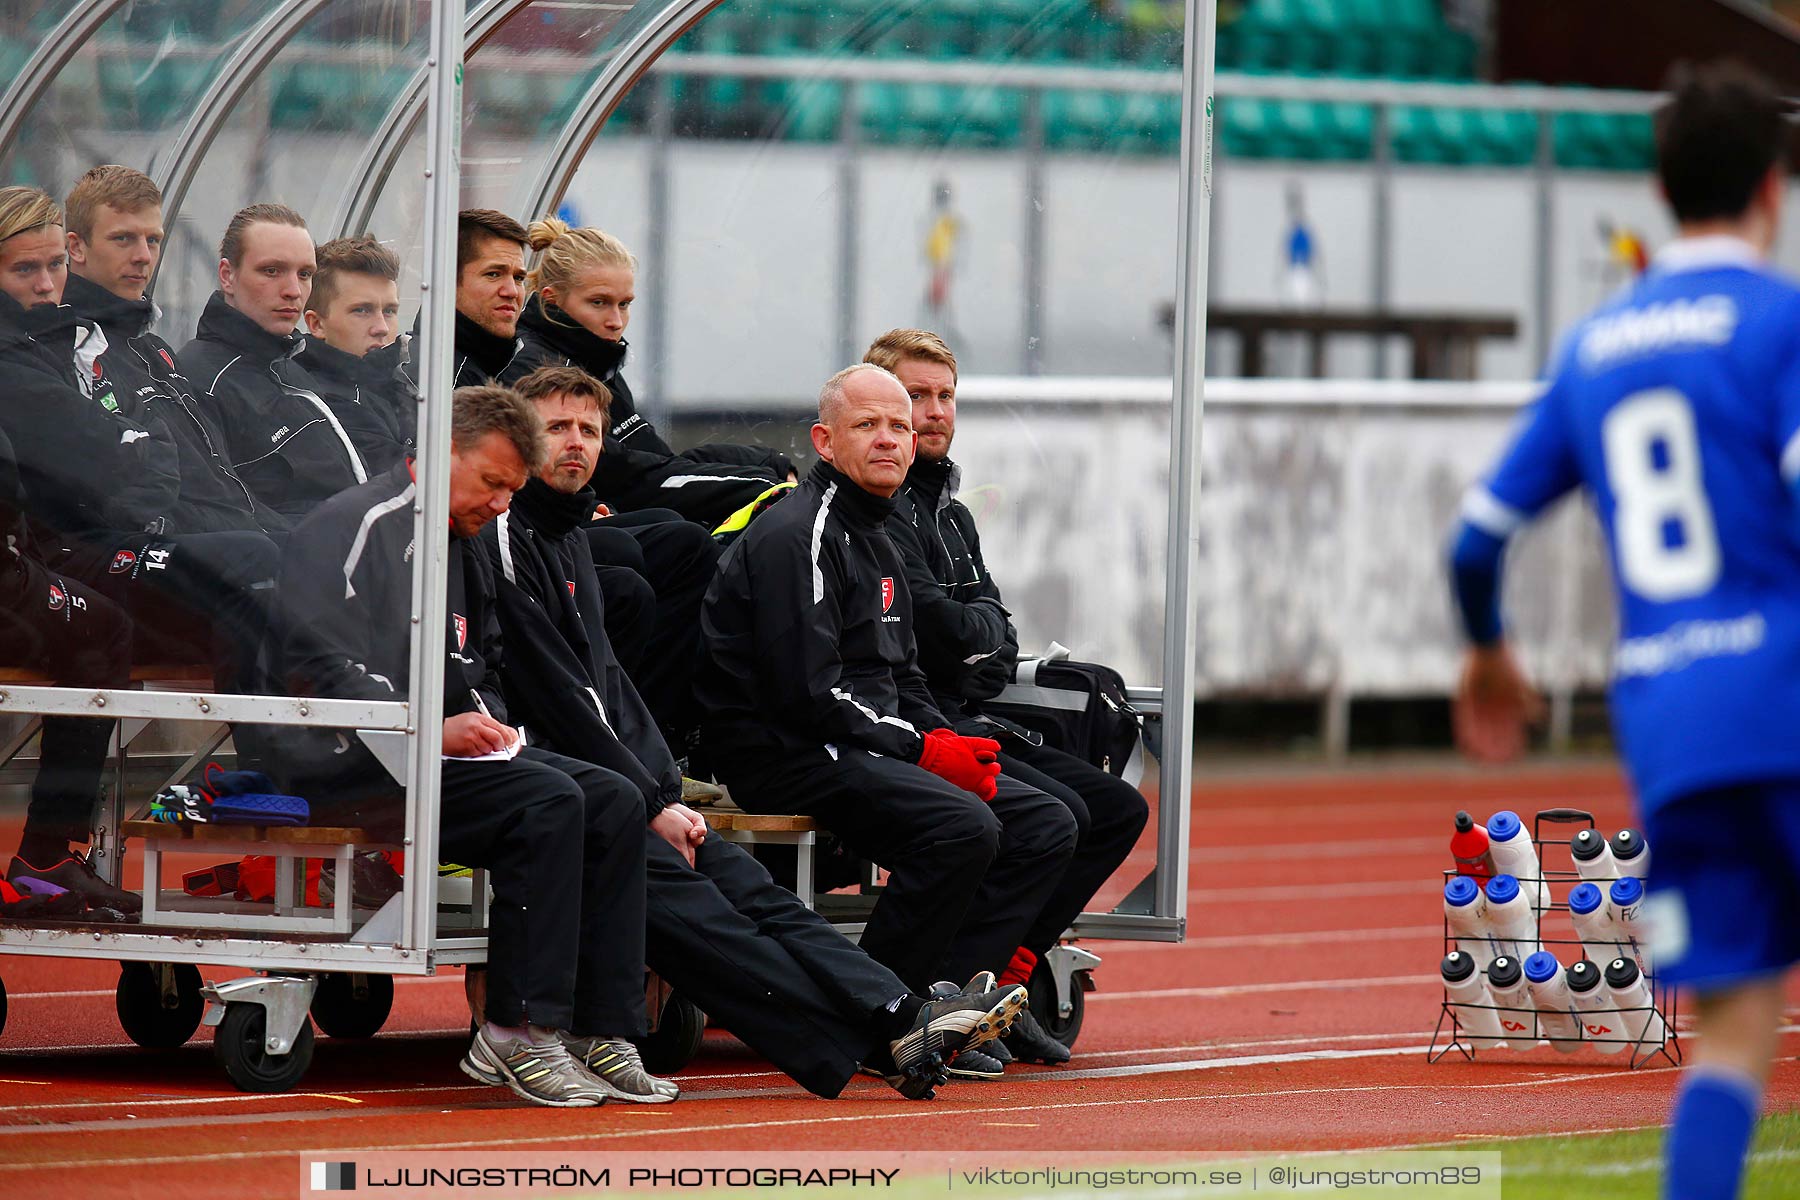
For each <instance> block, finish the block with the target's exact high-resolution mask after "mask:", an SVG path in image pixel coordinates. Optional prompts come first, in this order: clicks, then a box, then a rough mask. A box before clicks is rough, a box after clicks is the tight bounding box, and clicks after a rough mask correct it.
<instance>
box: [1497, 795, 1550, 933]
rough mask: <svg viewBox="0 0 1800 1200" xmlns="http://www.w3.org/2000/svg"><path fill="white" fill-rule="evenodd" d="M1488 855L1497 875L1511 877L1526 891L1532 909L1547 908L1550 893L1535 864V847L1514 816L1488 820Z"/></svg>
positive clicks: (1506, 814)
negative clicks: (1491, 859)
mask: <svg viewBox="0 0 1800 1200" xmlns="http://www.w3.org/2000/svg"><path fill="white" fill-rule="evenodd" d="M1487 833H1488V853H1489V854H1490V855H1492V856H1493V859H1494V871H1495V873H1497V874H1506V875H1511V876H1512V877H1513V878H1514V879H1517V880H1518V881H1519V884H1520V886H1521V887H1523V888H1524V890H1525V897H1526V899H1527V900H1528V901H1529V902H1530V904H1531V907H1533V908H1535V909H1537V910H1538V911H1539V912H1543V911H1544V910H1545V909H1547V908H1549V907H1550V889H1549V888H1548V887H1546V886H1545V885H1544V868H1543V867H1542V866H1541V865H1540V864H1539V863H1538V855H1537V847H1536V846H1534V845H1532V844H1531V835H1530V834H1528V833H1526V832H1525V825H1524V823H1523V822H1521V821H1520V820H1519V815H1518V814H1517V813H1514V812H1507V811H1505V810H1502V811H1500V812H1497V813H1495V814H1494V815H1493V816H1491V817H1489V818H1488V822H1487Z"/></svg>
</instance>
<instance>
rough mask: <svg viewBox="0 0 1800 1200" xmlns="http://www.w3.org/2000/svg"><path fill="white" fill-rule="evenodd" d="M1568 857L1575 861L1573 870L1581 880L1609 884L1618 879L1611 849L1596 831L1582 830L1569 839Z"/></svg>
mask: <svg viewBox="0 0 1800 1200" xmlns="http://www.w3.org/2000/svg"><path fill="white" fill-rule="evenodd" d="M1569 856H1570V857H1571V858H1573V859H1574V860H1575V870H1576V871H1577V872H1578V873H1580V875H1581V877H1582V878H1583V879H1589V880H1593V881H1594V882H1596V883H1610V882H1612V881H1613V880H1615V879H1617V878H1618V877H1619V868H1618V866H1617V864H1615V863H1614V862H1613V856H1612V848H1611V847H1610V846H1608V845H1607V844H1606V838H1605V836H1604V835H1602V834H1601V832H1600V831H1599V830H1598V829H1584V830H1582V831H1581V832H1580V833H1578V834H1576V835H1575V836H1574V837H1572V838H1570V839H1569Z"/></svg>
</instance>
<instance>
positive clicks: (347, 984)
mask: <svg viewBox="0 0 1800 1200" xmlns="http://www.w3.org/2000/svg"><path fill="white" fill-rule="evenodd" d="M393 1008H394V978H393V976H391V975H346V974H338V973H333V974H330V975H322V976H320V977H319V990H318V991H316V992H314V993H313V1001H312V1019H313V1022H314V1024H316V1025H318V1027H319V1032H320V1033H323V1034H324V1035H326V1036H327V1037H334V1038H366V1037H374V1036H375V1035H376V1034H377V1033H379V1032H380V1031H381V1026H382V1025H383V1024H384V1023H385V1022H386V1021H387V1019H388V1013H390V1012H392V1011H393Z"/></svg>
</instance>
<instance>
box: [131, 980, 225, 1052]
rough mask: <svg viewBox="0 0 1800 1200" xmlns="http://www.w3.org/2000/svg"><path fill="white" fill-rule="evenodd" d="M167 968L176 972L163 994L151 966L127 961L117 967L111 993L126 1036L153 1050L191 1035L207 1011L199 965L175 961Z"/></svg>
mask: <svg viewBox="0 0 1800 1200" xmlns="http://www.w3.org/2000/svg"><path fill="white" fill-rule="evenodd" d="M170 969H171V970H172V971H173V972H174V974H175V989H174V992H173V993H172V994H167V995H165V994H164V992H163V987H162V982H161V981H160V980H159V979H158V978H157V971H156V968H155V967H154V966H152V965H151V964H150V963H141V962H131V963H126V964H125V965H124V966H123V967H122V968H121V969H120V971H119V989H118V991H117V992H116V993H114V997H113V1000H114V1004H115V1006H116V1007H117V1008H118V1010H119V1024H120V1025H121V1026H122V1027H123V1028H124V1030H125V1036H126V1037H129V1038H130V1039H131V1040H132V1041H134V1042H136V1043H137V1044H138V1045H140V1046H146V1047H148V1048H150V1049H152V1050H168V1049H171V1048H173V1047H175V1046H179V1045H181V1044H182V1043H183V1042H185V1041H187V1040H188V1039H189V1038H191V1037H193V1036H194V1030H196V1029H198V1028H200V1017H201V1014H203V1013H204V1012H205V1011H206V1001H205V1000H204V999H202V998H201V996H200V970H199V968H198V967H196V966H194V965H193V964H192V963H175V964H173V966H172V967H171V968H170Z"/></svg>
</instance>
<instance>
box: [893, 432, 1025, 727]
mask: <svg viewBox="0 0 1800 1200" xmlns="http://www.w3.org/2000/svg"><path fill="white" fill-rule="evenodd" d="M961 483H962V468H960V467H958V466H957V465H956V464H955V463H954V462H952V461H951V460H949V459H947V458H945V459H939V460H937V461H935V462H928V461H926V460H925V459H922V458H917V459H914V460H913V465H912V469H911V470H909V471H908V472H907V474H906V486H904V487H902V488H901V489H900V492H899V494H898V495H896V496H895V497H894V512H893V515H892V516H890V517H889V518H888V532H889V533H890V534H891V535H892V536H893V539H894V544H895V545H896V546H898V547H899V548H900V553H901V556H902V557H903V558H904V559H905V560H906V590H907V591H908V592H910V593H911V595H912V603H913V632H914V635H915V636H916V637H917V639H918V643H919V666H920V667H921V668H922V669H923V670H924V672H925V678H926V679H927V680H928V681H929V682H930V684H931V694H932V695H933V697H935V698H936V699H937V702H938V704H939V705H940V706H941V707H942V708H943V709H944V711H945V712H953V713H961V712H965V711H969V712H973V711H974V710H975V709H976V708H977V707H978V702H979V701H982V700H992V699H993V698H994V697H995V696H997V695H999V694H1000V689H1001V688H1003V687H1005V686H1006V684H1007V683H1008V681H1010V680H1011V678H1012V672H1013V667H1014V666H1015V665H1016V664H1017V663H1018V661H1019V632H1018V630H1017V629H1015V628H1014V627H1013V623H1012V617H1011V614H1010V613H1009V612H1008V611H1007V609H1006V606H1005V605H1004V604H1002V603H1001V600H1000V588H999V587H998V586H997V585H996V584H995V583H994V579H993V576H991V575H990V574H988V569H987V563H985V562H984V561H982V557H981V535H980V534H979V533H977V532H976V529H975V516H974V514H973V513H971V512H970V511H969V510H968V508H967V506H965V505H964V504H963V502H962V501H960V500H958V499H957V498H956V491H957V488H958V487H959V486H961Z"/></svg>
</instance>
